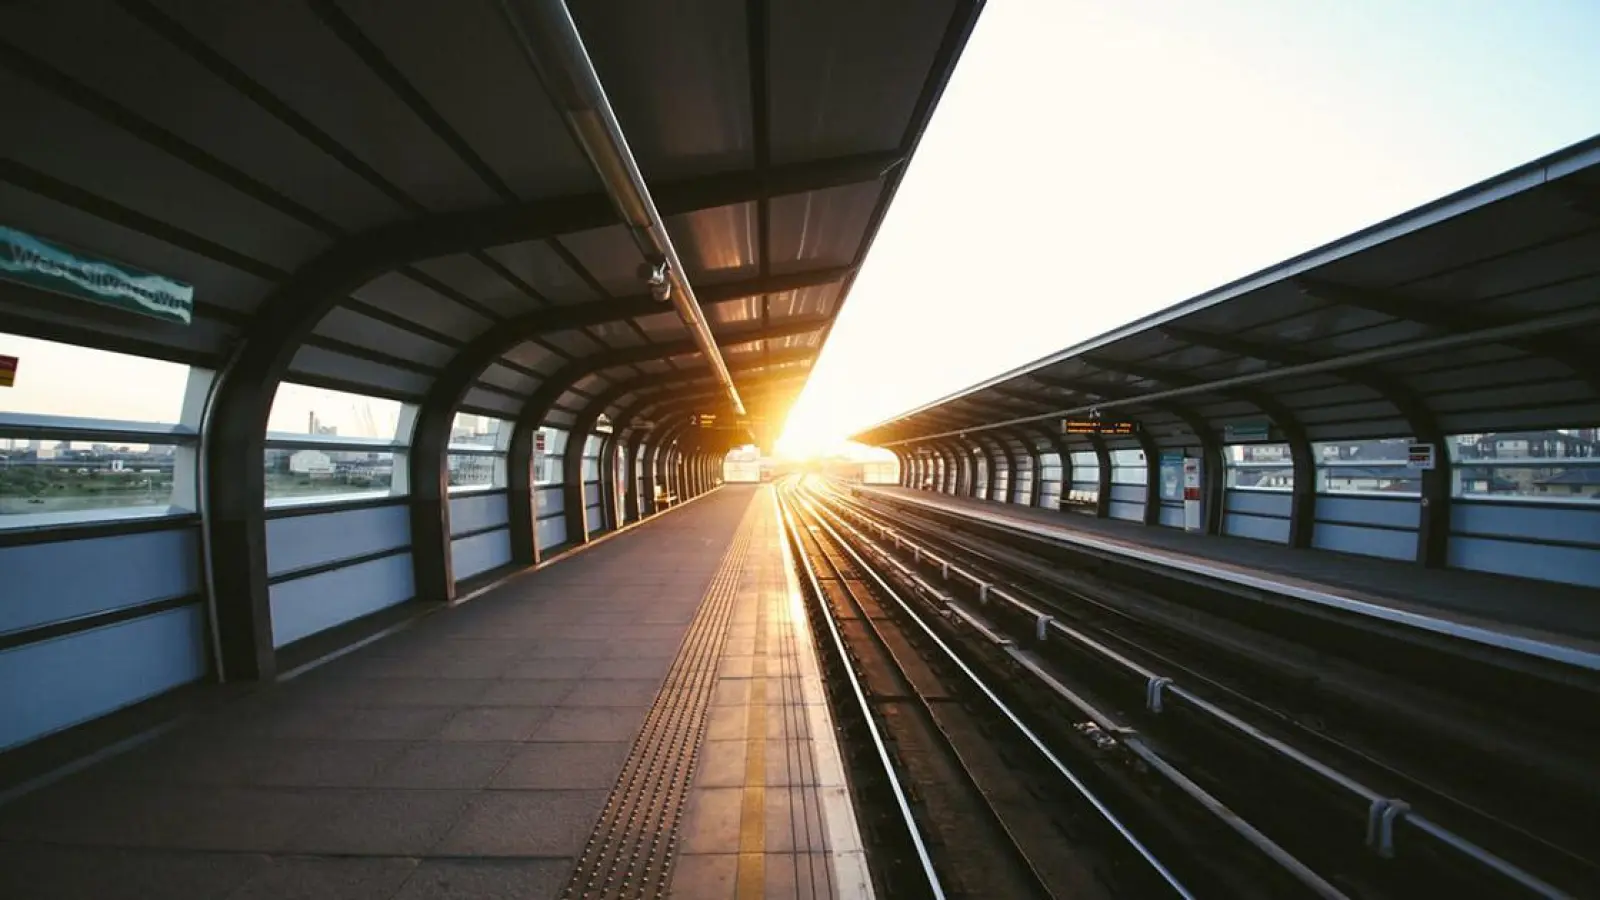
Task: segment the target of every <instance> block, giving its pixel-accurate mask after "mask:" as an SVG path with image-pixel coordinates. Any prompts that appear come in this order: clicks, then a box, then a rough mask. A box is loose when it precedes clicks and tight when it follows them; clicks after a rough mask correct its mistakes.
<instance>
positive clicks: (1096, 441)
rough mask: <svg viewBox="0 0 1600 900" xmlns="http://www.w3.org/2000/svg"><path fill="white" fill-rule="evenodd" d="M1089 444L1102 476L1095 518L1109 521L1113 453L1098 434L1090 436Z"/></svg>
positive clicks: (1100, 476)
mask: <svg viewBox="0 0 1600 900" xmlns="http://www.w3.org/2000/svg"><path fill="white" fill-rule="evenodd" d="M1089 444H1090V445H1091V446H1093V447H1094V458H1095V459H1096V460H1097V461H1098V462H1099V463H1100V474H1099V479H1098V483H1097V484H1096V486H1095V498H1094V517H1095V518H1096V519H1107V518H1110V517H1111V451H1110V450H1109V449H1107V448H1106V441H1105V438H1102V437H1101V436H1100V435H1098V434H1091V435H1089Z"/></svg>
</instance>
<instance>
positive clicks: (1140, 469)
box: [1111, 449, 1150, 484]
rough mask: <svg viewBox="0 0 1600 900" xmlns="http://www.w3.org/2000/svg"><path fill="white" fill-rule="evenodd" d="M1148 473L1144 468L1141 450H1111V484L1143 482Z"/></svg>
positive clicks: (1146, 479)
mask: <svg viewBox="0 0 1600 900" xmlns="http://www.w3.org/2000/svg"><path fill="white" fill-rule="evenodd" d="M1149 474H1150V473H1149V472H1148V471H1147V470H1146V469H1145V463H1144V451H1143V450H1126V449H1124V450H1113V451H1111V483H1112V484H1144V483H1146V482H1147V481H1148V480H1149V479H1148V477H1147V476H1148V475H1149Z"/></svg>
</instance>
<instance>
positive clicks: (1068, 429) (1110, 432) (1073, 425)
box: [1061, 418, 1139, 437]
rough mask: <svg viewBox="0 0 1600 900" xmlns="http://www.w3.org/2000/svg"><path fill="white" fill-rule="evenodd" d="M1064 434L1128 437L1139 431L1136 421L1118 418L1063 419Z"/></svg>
mask: <svg viewBox="0 0 1600 900" xmlns="http://www.w3.org/2000/svg"><path fill="white" fill-rule="evenodd" d="M1061 433H1062V434H1098V435H1101V436H1103V437H1128V436H1130V435H1135V434H1138V433H1139V425H1138V423H1136V422H1123V421H1119V420H1117V419H1092V418H1080V419H1062V420H1061Z"/></svg>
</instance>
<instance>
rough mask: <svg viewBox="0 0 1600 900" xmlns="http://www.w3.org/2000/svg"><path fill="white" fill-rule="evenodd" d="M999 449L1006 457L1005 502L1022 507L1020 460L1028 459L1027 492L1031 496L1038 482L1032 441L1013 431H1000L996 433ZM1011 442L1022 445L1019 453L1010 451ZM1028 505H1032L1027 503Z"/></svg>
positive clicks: (1036, 457)
mask: <svg viewBox="0 0 1600 900" xmlns="http://www.w3.org/2000/svg"><path fill="white" fill-rule="evenodd" d="M996 436H997V437H998V440H999V444H1000V449H1001V450H1002V451H1004V453H1005V455H1006V468H1007V469H1008V470H1009V472H1008V476H1007V480H1006V496H1005V498H1004V499H1005V502H1007V503H1013V504H1017V505H1019V506H1020V505H1022V504H1023V502H1024V500H1025V498H1024V497H1023V496H1022V478H1021V472H1022V459H1023V457H1027V459H1028V490H1029V493H1030V494H1031V493H1032V491H1033V484H1034V482H1035V481H1037V480H1038V477H1037V474H1038V469H1039V465H1038V456H1037V454H1036V453H1035V451H1034V447H1033V441H1032V440H1030V439H1029V438H1027V437H1026V436H1025V435H1023V434H1021V433H1020V432H1017V431H1015V430H1013V429H1009V428H1007V429H1002V430H1000V431H998V432H996ZM1012 442H1016V443H1018V444H1021V445H1022V450H1021V452H1018V451H1015V450H1013V449H1012V446H1011V445H1012ZM1028 505H1030V506H1031V505H1033V504H1032V502H1031V501H1028Z"/></svg>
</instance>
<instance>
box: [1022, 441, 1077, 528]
mask: <svg viewBox="0 0 1600 900" xmlns="http://www.w3.org/2000/svg"><path fill="white" fill-rule="evenodd" d="M1031 427H1032V428H1033V431H1034V433H1036V434H1038V435H1039V436H1040V437H1042V438H1044V440H1045V442H1046V443H1048V444H1049V446H1050V448H1051V449H1053V450H1054V451H1055V454H1056V459H1057V460H1058V461H1059V462H1060V467H1061V483H1060V488H1059V489H1058V491H1057V493H1056V511H1057V512H1060V511H1062V510H1065V509H1066V508H1067V503H1068V498H1069V497H1070V495H1071V493H1072V447H1071V445H1069V444H1068V443H1067V436H1066V435H1064V434H1062V433H1061V428H1060V426H1059V425H1058V426H1051V425H1044V424H1037V425H1034V426H1031ZM1040 493H1041V496H1042V494H1043V490H1042V488H1041V491H1040Z"/></svg>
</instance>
